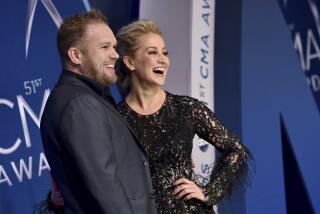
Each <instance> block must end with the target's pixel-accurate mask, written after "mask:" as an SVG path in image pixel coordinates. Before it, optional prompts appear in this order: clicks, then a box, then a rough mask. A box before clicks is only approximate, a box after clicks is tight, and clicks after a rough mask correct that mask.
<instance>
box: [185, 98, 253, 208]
mask: <svg viewBox="0 0 320 214" xmlns="http://www.w3.org/2000/svg"><path fill="white" fill-rule="evenodd" d="M189 104H191V106H192V117H193V127H194V129H195V132H196V134H197V135H198V136H199V137H200V138H202V139H204V140H206V141H207V142H208V143H210V144H212V145H213V146H214V147H215V148H216V149H217V150H218V151H219V152H221V156H219V158H218V159H217V160H216V161H215V163H214V165H213V169H212V172H211V176H210V182H209V183H208V184H206V185H205V186H204V187H203V191H204V194H205V195H206V196H208V199H209V200H208V205H215V204H217V203H218V202H219V201H221V199H223V197H224V196H226V195H227V194H229V193H230V192H231V191H232V189H233V187H234V186H235V185H236V184H238V183H240V181H245V182H247V179H248V174H249V167H248V161H249V160H250V159H252V156H251V154H250V152H249V151H248V150H247V149H246V148H245V147H244V145H242V144H241V143H240V140H239V139H238V138H237V137H236V136H235V135H234V134H233V133H231V132H230V131H229V130H228V129H227V128H226V127H224V126H223V124H222V123H221V122H220V121H219V120H218V119H217V118H216V116H215V115H214V114H213V112H212V111H211V110H210V109H209V108H208V107H206V106H205V105H204V104H203V103H201V102H200V101H198V100H196V99H192V100H191V101H190V102H189Z"/></svg>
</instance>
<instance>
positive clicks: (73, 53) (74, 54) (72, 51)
mask: <svg viewBox="0 0 320 214" xmlns="http://www.w3.org/2000/svg"><path fill="white" fill-rule="evenodd" d="M68 56H69V59H70V61H71V62H72V63H74V64H76V65H80V64H82V56H81V52H80V50H79V49H78V48H75V47H71V48H69V50H68Z"/></svg>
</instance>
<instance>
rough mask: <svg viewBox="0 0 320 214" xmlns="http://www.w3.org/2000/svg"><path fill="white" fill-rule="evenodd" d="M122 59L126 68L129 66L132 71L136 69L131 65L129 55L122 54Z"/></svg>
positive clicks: (131, 61)
mask: <svg viewBox="0 0 320 214" xmlns="http://www.w3.org/2000/svg"><path fill="white" fill-rule="evenodd" d="M122 60H123V63H124V64H125V65H126V66H127V68H129V70H131V71H134V70H135V69H136V68H135V67H134V65H133V60H132V58H131V57H129V56H124V57H123V59H122Z"/></svg>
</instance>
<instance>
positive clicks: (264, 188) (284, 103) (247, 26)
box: [241, 0, 320, 214]
mask: <svg viewBox="0 0 320 214" xmlns="http://www.w3.org/2000/svg"><path fill="white" fill-rule="evenodd" d="M319 3H320V2H319V1H315V0H306V1H300V0H279V1H278V0H271V1H270V0H261V1H256V0H243V4H242V23H241V29H242V35H241V64H242V65H241V81H242V82H241V90H242V92H241V93H242V98H241V99H242V100H241V103H242V105H241V109H242V130H243V141H244V142H245V143H246V145H247V146H248V147H249V148H250V149H251V151H252V153H253V155H254V158H255V163H256V173H255V174H253V181H252V185H251V186H250V188H249V189H248V191H247V198H246V204H247V213H249V214H251V213H252V214H256V213H259V214H264V213H279V214H283V213H310V214H313V213H320V191H319V190H320V171H319V170H318V167H317V166H316V163H319V162H320V156H319V150H320V140H319V139H320V125H319V124H320V114H319V103H320V99H319V74H320V70H319V59H320V58H319V57H320V55H319V53H320V52H319V51H320V49H319V32H318V27H319V26H318V25H319V12H320V11H319V9H320V8H319V6H320V4H319Z"/></svg>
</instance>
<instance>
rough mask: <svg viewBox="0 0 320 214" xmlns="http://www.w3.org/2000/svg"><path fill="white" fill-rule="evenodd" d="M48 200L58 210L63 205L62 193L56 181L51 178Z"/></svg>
mask: <svg viewBox="0 0 320 214" xmlns="http://www.w3.org/2000/svg"><path fill="white" fill-rule="evenodd" d="M50 200H51V203H52V205H53V207H54V208H56V209H59V208H62V207H63V205H64V201H63V196H62V193H61V191H60V189H59V187H58V184H57V182H56V180H55V179H54V178H53V177H52V187H51V195H50Z"/></svg>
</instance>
